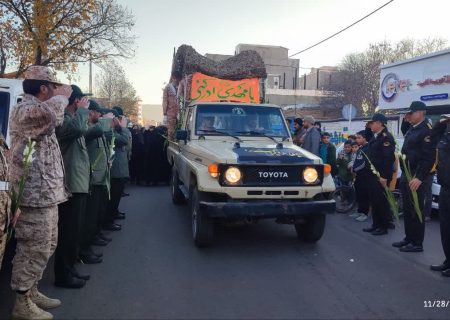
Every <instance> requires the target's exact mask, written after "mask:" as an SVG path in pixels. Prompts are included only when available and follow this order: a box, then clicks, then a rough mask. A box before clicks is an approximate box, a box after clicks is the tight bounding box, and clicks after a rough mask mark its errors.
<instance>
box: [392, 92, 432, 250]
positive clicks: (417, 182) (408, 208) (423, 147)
mask: <svg viewBox="0 0 450 320" xmlns="http://www.w3.org/2000/svg"><path fill="white" fill-rule="evenodd" d="M426 110H427V108H426V105H425V104H424V103H423V102H421V101H414V102H413V103H411V106H410V107H409V112H410V113H411V114H410V116H409V122H410V124H411V126H410V127H409V129H408V131H407V132H406V134H405V141H404V142H403V147H402V154H403V155H405V156H406V160H405V162H406V163H407V165H409V169H410V170H411V176H412V177H414V178H413V179H412V180H411V181H408V179H407V178H406V175H405V167H404V165H403V161H400V163H401V165H402V177H401V179H400V189H401V192H402V198H403V212H404V215H403V217H404V225H405V238H404V239H403V240H402V241H399V242H394V243H393V244H392V246H394V247H396V248H400V251H402V252H422V251H423V245H422V244H423V239H424V235H425V217H424V214H423V213H424V207H425V195H426V194H427V193H429V192H430V191H431V185H432V181H433V180H432V179H433V177H432V174H431V170H432V169H433V166H434V163H435V162H436V143H435V142H434V141H433V140H434V139H432V138H431V129H432V126H431V124H430V123H429V122H428V120H427V119H426V118H425V115H426ZM412 191H415V192H417V196H418V198H419V207H420V211H421V212H420V214H421V215H422V221H421V220H420V219H419V217H418V213H417V212H416V210H415V209H414V204H413V199H412V193H411V192H412Z"/></svg>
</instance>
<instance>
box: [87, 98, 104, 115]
mask: <svg viewBox="0 0 450 320" xmlns="http://www.w3.org/2000/svg"><path fill="white" fill-rule="evenodd" d="M89 110H91V111H97V112H100V113H102V111H101V110H102V108H101V107H100V105H99V104H98V103H97V101H95V100H89Z"/></svg>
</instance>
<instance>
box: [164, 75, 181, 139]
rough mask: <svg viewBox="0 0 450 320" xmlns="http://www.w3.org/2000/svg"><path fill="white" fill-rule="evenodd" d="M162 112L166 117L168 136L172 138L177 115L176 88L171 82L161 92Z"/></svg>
mask: <svg viewBox="0 0 450 320" xmlns="http://www.w3.org/2000/svg"><path fill="white" fill-rule="evenodd" d="M162 105H163V114H164V116H166V117H167V128H168V135H169V138H170V139H171V140H172V139H173V138H174V134H175V129H176V126H177V117H178V111H179V110H178V101H177V88H176V86H175V85H174V84H173V83H169V84H168V85H167V86H166V87H165V88H164V92H163V103H162Z"/></svg>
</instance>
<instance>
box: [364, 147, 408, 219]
mask: <svg viewBox="0 0 450 320" xmlns="http://www.w3.org/2000/svg"><path fill="white" fill-rule="evenodd" d="M361 152H362V154H363V155H364V157H365V158H366V160H367V162H369V166H370V170H371V171H372V172H373V174H375V175H376V176H377V177H378V178H380V177H381V175H380V173H379V172H378V171H377V169H376V168H375V166H374V165H373V163H372V161H370V159H369V157H368V156H367V155H366V154H365V152H364V151H362V150H361ZM383 188H384V195H385V197H386V199H387V201H388V203H389V207H390V208H391V211H392V214H393V215H394V217H395V219H396V220H397V222H399V221H400V216H399V213H398V203H397V199H396V198H395V196H394V193H393V192H392V191H391V190H389V187H388V186H386V187H383Z"/></svg>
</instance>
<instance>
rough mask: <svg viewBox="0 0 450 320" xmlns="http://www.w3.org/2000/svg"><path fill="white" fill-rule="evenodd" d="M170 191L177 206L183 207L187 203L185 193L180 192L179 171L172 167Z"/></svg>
mask: <svg viewBox="0 0 450 320" xmlns="http://www.w3.org/2000/svg"><path fill="white" fill-rule="evenodd" d="M170 191H171V194H172V202H173V204H175V205H181V204H184V203H185V202H186V199H185V198H184V194H183V192H182V191H181V190H180V178H179V177H178V171H177V170H176V169H175V167H172V177H171V179H170Z"/></svg>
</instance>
